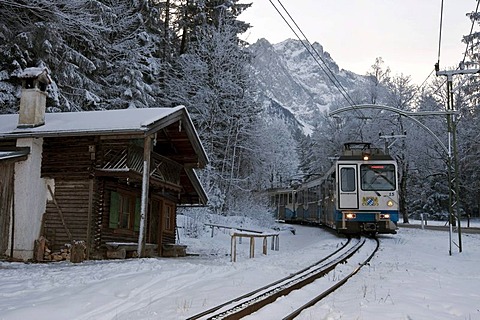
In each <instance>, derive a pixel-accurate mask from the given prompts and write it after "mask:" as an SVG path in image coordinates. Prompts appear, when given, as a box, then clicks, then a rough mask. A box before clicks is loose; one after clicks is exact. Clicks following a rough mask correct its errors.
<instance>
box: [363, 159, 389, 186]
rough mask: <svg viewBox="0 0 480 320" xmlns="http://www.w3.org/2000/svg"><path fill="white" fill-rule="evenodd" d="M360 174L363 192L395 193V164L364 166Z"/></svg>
mask: <svg viewBox="0 0 480 320" xmlns="http://www.w3.org/2000/svg"><path fill="white" fill-rule="evenodd" d="M360 174H361V184H362V190H365V191H375V190H379V191H394V190H395V189H396V188H395V185H396V182H395V166H394V165H393V164H362V165H361V166H360Z"/></svg>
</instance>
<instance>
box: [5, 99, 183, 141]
mask: <svg viewBox="0 0 480 320" xmlns="http://www.w3.org/2000/svg"><path fill="white" fill-rule="evenodd" d="M182 109H185V107H183V106H177V107H175V108H139V109H120V110H107V111H83V112H59V113H46V114H45V124H44V125H42V126H39V127H35V128H21V129H20V128H17V124H18V114H5V115H1V116H0V136H15V137H22V136H29V135H34V136H35V135H36V136H46V135H55V136H57V135H61V134H62V133H63V134H67V133H77V134H78V133H91V132H106V133H114V132H118V131H132V132H133V131H137V132H138V131H147V130H148V129H150V128H149V126H152V125H153V124H155V122H157V121H160V120H162V119H165V118H167V117H168V116H172V115H174V114H175V113H177V112H180V111H181V110H182Z"/></svg>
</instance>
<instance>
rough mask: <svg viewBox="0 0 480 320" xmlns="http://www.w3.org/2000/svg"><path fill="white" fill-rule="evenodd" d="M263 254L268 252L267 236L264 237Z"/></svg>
mask: <svg viewBox="0 0 480 320" xmlns="http://www.w3.org/2000/svg"><path fill="white" fill-rule="evenodd" d="M263 254H267V237H266V236H265V237H263Z"/></svg>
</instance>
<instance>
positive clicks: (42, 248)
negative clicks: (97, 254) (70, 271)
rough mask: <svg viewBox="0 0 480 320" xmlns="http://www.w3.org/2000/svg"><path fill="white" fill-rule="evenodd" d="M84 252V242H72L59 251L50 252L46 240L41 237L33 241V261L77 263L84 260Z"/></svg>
mask: <svg viewBox="0 0 480 320" xmlns="http://www.w3.org/2000/svg"><path fill="white" fill-rule="evenodd" d="M85 251H86V245H85V241H76V240H74V241H72V243H71V244H70V243H66V244H65V246H64V248H62V249H60V251H57V252H52V251H51V250H50V249H49V247H48V240H47V239H46V238H45V237H43V236H41V237H40V238H38V240H35V249H34V261H36V262H49V261H66V260H67V261H71V262H73V263H78V262H82V261H83V260H85Z"/></svg>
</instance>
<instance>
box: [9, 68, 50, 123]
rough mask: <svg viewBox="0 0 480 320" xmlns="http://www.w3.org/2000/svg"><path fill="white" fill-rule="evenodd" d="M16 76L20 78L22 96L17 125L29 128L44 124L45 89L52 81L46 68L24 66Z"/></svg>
mask: <svg viewBox="0 0 480 320" xmlns="http://www.w3.org/2000/svg"><path fill="white" fill-rule="evenodd" d="M18 77H19V78H20V79H21V80H22V96H21V97H20V111H19V116H18V126H17V127H18V128H31V127H38V126H41V125H43V124H45V107H46V103H47V92H46V91H47V86H48V85H49V84H50V83H51V82H52V80H51V79H50V76H49V75H48V70H47V68H26V69H25V70H24V71H23V72H22V73H20V74H19V76H18Z"/></svg>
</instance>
